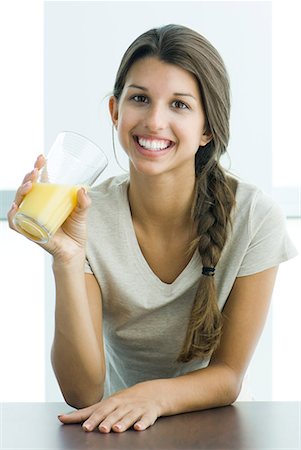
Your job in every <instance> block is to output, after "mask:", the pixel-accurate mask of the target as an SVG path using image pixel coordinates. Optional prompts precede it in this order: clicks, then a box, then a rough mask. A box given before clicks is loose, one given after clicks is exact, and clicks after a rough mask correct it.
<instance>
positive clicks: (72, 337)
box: [51, 262, 105, 408]
mask: <svg viewBox="0 0 301 450" xmlns="http://www.w3.org/2000/svg"><path fill="white" fill-rule="evenodd" d="M83 264H84V263H83V262H80V263H77V262H73V264H70V265H68V264H56V263H55V262H54V264H53V271H54V275H55V283H56V309H55V335H54V341H53V346H52V352H51V360H52V366H53V369H54V372H55V375H56V377H57V380H58V383H59V385H60V388H61V391H62V393H63V396H64V398H65V400H66V402H67V403H68V404H69V405H71V406H74V407H76V408H83V407H85V406H87V405H91V404H92V403H95V402H97V401H99V400H100V399H101V398H102V395H103V383H104V379H105V358H104V349H103V335H102V307H101V293H100V288H99V286H98V283H97V281H96V279H95V277H94V276H93V275H90V274H86V275H85V274H84V270H83Z"/></svg>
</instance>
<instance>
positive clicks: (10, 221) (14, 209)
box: [7, 202, 18, 231]
mask: <svg viewBox="0 0 301 450" xmlns="http://www.w3.org/2000/svg"><path fill="white" fill-rule="evenodd" d="M17 211H18V205H17V204H16V203H15V202H13V203H12V205H11V208H10V210H9V211H8V213H7V221H8V225H9V227H10V228H12V229H13V230H16V231H18V230H17V229H16V227H15V226H14V224H13V219H14V217H15V215H16V213H17Z"/></svg>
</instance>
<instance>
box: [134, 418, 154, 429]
mask: <svg viewBox="0 0 301 450" xmlns="http://www.w3.org/2000/svg"><path fill="white" fill-rule="evenodd" d="M156 420H157V416H153V415H150V414H144V415H143V416H142V417H141V418H140V419H139V420H138V422H136V423H135V424H134V429H135V430H136V431H143V430H146V428H148V427H151V426H152V425H154V423H155V422H156Z"/></svg>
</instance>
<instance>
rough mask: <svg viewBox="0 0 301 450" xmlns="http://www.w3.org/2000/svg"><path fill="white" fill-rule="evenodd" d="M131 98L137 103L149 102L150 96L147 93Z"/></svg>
mask: <svg viewBox="0 0 301 450" xmlns="http://www.w3.org/2000/svg"><path fill="white" fill-rule="evenodd" d="M131 100H134V102H136V103H148V98H147V97H145V95H134V96H133V97H131Z"/></svg>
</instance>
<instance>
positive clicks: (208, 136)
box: [200, 131, 212, 147]
mask: <svg viewBox="0 0 301 450" xmlns="http://www.w3.org/2000/svg"><path fill="white" fill-rule="evenodd" d="M211 139H212V133H211V132H210V131H204V133H203V134H202V137H201V142H200V147H205V145H207V144H208V142H210V141H211Z"/></svg>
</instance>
